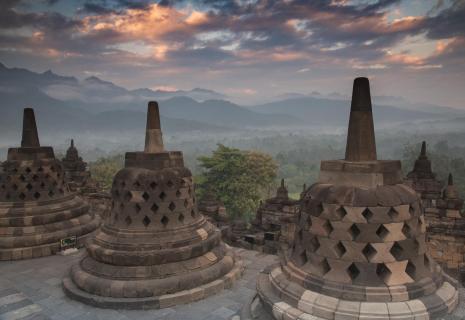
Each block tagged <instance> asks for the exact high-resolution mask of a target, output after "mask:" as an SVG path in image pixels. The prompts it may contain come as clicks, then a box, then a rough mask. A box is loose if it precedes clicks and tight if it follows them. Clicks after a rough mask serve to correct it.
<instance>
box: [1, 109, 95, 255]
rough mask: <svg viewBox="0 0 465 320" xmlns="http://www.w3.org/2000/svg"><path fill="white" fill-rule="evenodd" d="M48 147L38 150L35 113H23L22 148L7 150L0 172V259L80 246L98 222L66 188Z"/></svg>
mask: <svg viewBox="0 0 465 320" xmlns="http://www.w3.org/2000/svg"><path fill="white" fill-rule="evenodd" d="M63 175H64V173H63V168H62V165H61V163H60V162H59V161H58V160H57V159H55V155H54V153H53V149H52V147H41V146H40V143H39V136H38V133H37V126H36V122H35V116H34V110H33V109H29V108H28V109H24V118H23V135H22V140H21V147H19V148H10V149H9V150H8V158H7V160H6V161H5V162H4V163H3V165H2V168H1V172H0V260H18V259H26V258H36V257H42V256H47V255H51V254H54V253H56V252H57V251H59V250H60V249H61V247H60V241H61V240H62V239H64V238H68V237H76V239H77V244H78V245H82V244H83V242H84V240H85V238H86V237H87V236H89V235H90V233H91V232H93V231H94V230H95V229H96V228H97V227H98V226H99V224H100V218H99V217H98V216H95V215H94V214H93V213H90V212H89V206H88V204H87V203H86V202H84V201H83V200H82V199H81V198H80V197H78V196H77V195H76V194H75V193H72V192H70V191H69V190H68V186H67V185H66V183H65V181H64V177H63Z"/></svg>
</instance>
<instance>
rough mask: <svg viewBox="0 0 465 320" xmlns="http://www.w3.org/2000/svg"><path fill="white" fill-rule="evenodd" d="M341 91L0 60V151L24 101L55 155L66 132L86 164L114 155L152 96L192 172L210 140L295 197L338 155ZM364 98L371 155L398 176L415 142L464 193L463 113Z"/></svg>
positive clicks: (128, 142) (15, 128) (134, 136)
mask: <svg viewBox="0 0 465 320" xmlns="http://www.w3.org/2000/svg"><path fill="white" fill-rule="evenodd" d="M349 96H350V93H345V94H344V95H343V94H341V95H340V96H337V97H334V96H332V97H326V96H321V95H318V94H313V95H311V94H309V95H295V94H294V95H287V96H277V97H276V100H275V101H271V102H270V101H264V102H263V103H261V104H257V105H253V106H250V105H249V106H241V105H238V104H235V103H233V102H230V101H229V100H228V97H227V96H226V95H224V94H222V93H218V92H215V91H212V90H207V89H202V88H196V89H192V90H190V91H186V90H184V91H174V92H173V91H161V90H157V91H154V90H151V89H146V88H142V89H136V90H128V89H125V88H123V87H120V86H117V85H115V84H113V83H111V82H108V81H105V80H101V79H99V78H96V77H90V78H87V79H84V80H78V79H77V78H74V77H69V76H61V75H57V74H55V73H53V72H51V71H47V72H44V73H35V72H32V71H29V70H26V69H19V68H7V67H5V66H4V65H0V98H1V99H2V101H4V103H3V104H2V116H1V117H0V134H1V135H0V157H1V159H2V160H4V159H5V157H6V152H7V150H8V147H11V146H17V145H19V143H20V140H21V137H20V136H21V119H22V109H23V108H24V107H34V108H35V110H36V117H37V122H38V128H39V134H40V140H41V144H42V145H51V146H53V147H54V148H55V153H56V154H57V155H62V154H64V152H65V151H66V148H67V147H68V145H69V143H70V140H71V138H73V139H74V140H75V143H76V146H77V148H78V150H79V152H80V154H81V156H82V157H83V159H84V160H85V161H87V162H89V163H90V164H91V167H92V163H93V162H95V161H97V160H98V159H101V158H110V159H111V158H112V157H113V158H115V159H118V157H121V155H122V154H124V152H127V151H134V150H142V149H143V143H144V130H145V122H146V114H145V111H146V106H147V102H148V101H149V100H157V101H158V102H159V104H160V112H161V122H162V129H163V134H164V140H165V145H166V147H167V148H168V149H170V150H182V151H183V152H184V156H185V160H186V162H187V165H188V167H189V168H190V169H191V170H192V171H193V173H194V174H199V173H200V170H201V169H200V167H199V163H198V160H197V159H198V157H200V156H203V155H208V154H210V153H211V152H212V151H213V150H214V149H216V147H217V144H219V143H220V144H223V145H226V146H230V147H236V148H239V149H244V150H258V151H262V152H265V153H268V154H270V155H271V156H272V157H273V158H274V159H275V160H276V161H277V163H278V165H279V167H278V178H285V179H286V183H287V185H288V187H289V190H290V192H291V193H292V194H294V195H296V194H298V193H299V192H300V190H301V188H302V185H303V184H304V183H306V184H307V185H309V184H311V183H313V182H315V180H316V179H317V174H318V168H319V162H320V161H321V160H323V159H339V158H342V157H343V156H344V145H345V137H346V131H347V120H348V115H349V109H350V101H349V98H348V97H349ZM373 104H374V107H373V113H374V119H375V130H376V139H377V147H378V157H379V158H380V159H381V158H382V159H401V160H403V162H404V168H403V170H404V173H407V172H408V171H409V170H411V169H412V165H413V161H414V159H415V157H416V156H417V155H418V152H419V148H420V144H421V141H423V140H425V141H426V142H427V144H428V152H429V153H430V155H431V157H432V159H433V169H434V170H435V171H437V172H438V176H439V178H440V179H443V180H444V179H445V177H446V175H447V174H448V172H449V171H452V172H453V173H454V172H455V173H456V175H458V176H457V177H456V179H455V180H456V184H457V185H458V187H459V189H460V191H461V192H462V193H463V192H464V185H465V182H464V183H462V181H463V180H465V178H464V177H465V172H463V173H462V172H461V171H462V170H463V159H465V111H463V110H460V109H453V108H448V107H441V106H435V105H431V104H426V103H425V104H424V105H423V106H422V105H421V104H418V103H410V102H408V101H406V100H405V99H400V98H398V99H394V98H393V97H376V96H374V97H373ZM464 171H465V170H464Z"/></svg>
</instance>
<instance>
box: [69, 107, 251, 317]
mask: <svg viewBox="0 0 465 320" xmlns="http://www.w3.org/2000/svg"><path fill="white" fill-rule="evenodd" d="M111 194H112V210H111V212H110V215H109V216H108V217H107V218H106V220H105V221H104V223H103V225H102V227H101V229H100V230H99V231H98V232H97V234H96V236H95V238H93V239H92V241H90V242H89V243H88V245H87V255H86V256H85V257H84V258H83V259H82V260H81V261H80V262H79V263H77V264H75V265H74V266H73V267H72V269H71V272H70V277H69V278H65V279H64V280H63V285H64V290H65V292H66V294H67V295H68V296H70V297H72V298H75V299H77V300H80V301H82V302H85V303H88V304H92V305H95V306H99V307H104V308H128V309H135V308H165V307H169V306H173V305H177V304H182V303H189V302H192V301H196V300H199V299H203V298H204V297H207V296H210V295H213V294H215V293H217V292H219V291H221V290H222V289H223V288H228V287H230V286H231V285H232V283H233V282H234V280H236V279H237V278H238V277H239V276H240V274H241V272H242V262H241V261H240V260H238V258H237V257H236V256H235V255H234V253H233V251H232V250H231V249H230V248H229V247H227V246H226V245H225V244H224V243H223V242H222V241H221V234H220V231H219V230H218V229H217V228H215V227H214V226H212V225H211V224H210V223H209V222H207V220H206V219H205V218H204V217H203V216H202V215H201V214H200V213H199V212H198V210H197V204H196V201H195V196H194V185H193V181H192V174H191V172H190V170H189V169H187V168H186V167H184V161H183V155H182V153H181V152H180V151H165V149H164V147H163V140H162V132H161V129H160V117H159V110H158V104H157V103H156V102H150V103H149V105H148V114H147V130H146V140H145V151H143V152H128V153H126V157H125V167H124V168H123V169H121V170H120V171H119V172H118V173H117V174H116V176H115V177H114V180H113V187H112V191H111Z"/></svg>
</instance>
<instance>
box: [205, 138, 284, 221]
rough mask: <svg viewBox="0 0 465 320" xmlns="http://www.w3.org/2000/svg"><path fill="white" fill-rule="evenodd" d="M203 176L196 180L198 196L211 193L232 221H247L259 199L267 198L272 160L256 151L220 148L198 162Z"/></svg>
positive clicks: (273, 171) (273, 169)
mask: <svg viewBox="0 0 465 320" xmlns="http://www.w3.org/2000/svg"><path fill="white" fill-rule="evenodd" d="M199 162H200V166H201V167H202V168H203V169H204V172H203V173H202V174H201V175H199V176H198V177H197V186H198V193H199V196H200V197H202V195H204V194H205V193H207V192H209V193H213V194H214V195H215V196H216V197H217V198H218V199H219V200H221V201H222V202H223V203H224V205H225V206H226V208H227V210H228V212H229V214H230V215H231V216H232V217H234V218H236V217H237V218H243V219H245V220H250V219H251V218H252V217H253V216H254V214H255V211H256V210H257V207H258V204H259V201H260V199H262V198H263V197H266V196H267V195H269V194H270V192H271V189H272V186H273V182H274V181H275V179H276V171H277V165H276V163H275V161H274V160H273V158H272V157H271V156H270V155H268V154H265V153H261V152H257V151H242V150H239V149H235V148H229V147H226V146H224V145H222V144H219V145H218V148H217V149H216V150H215V151H213V153H212V155H211V156H203V157H200V158H199Z"/></svg>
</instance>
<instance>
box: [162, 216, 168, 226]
mask: <svg viewBox="0 0 465 320" xmlns="http://www.w3.org/2000/svg"><path fill="white" fill-rule="evenodd" d="M160 221H161V223H162V224H163V225H164V226H165V227H166V225H167V224H168V222H170V219H168V217H167V216H163V218H161V220H160Z"/></svg>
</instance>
